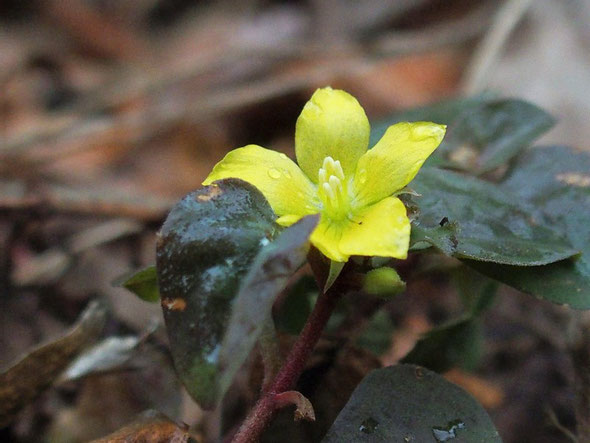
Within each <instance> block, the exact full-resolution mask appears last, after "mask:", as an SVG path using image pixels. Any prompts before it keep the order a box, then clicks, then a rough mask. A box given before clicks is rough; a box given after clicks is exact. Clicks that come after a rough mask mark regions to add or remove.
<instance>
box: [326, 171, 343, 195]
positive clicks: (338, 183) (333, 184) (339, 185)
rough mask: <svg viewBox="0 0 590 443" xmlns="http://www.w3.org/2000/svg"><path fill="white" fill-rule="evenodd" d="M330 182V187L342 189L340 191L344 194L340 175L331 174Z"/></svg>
mask: <svg viewBox="0 0 590 443" xmlns="http://www.w3.org/2000/svg"><path fill="white" fill-rule="evenodd" d="M328 183H330V187H331V188H332V189H334V190H338V191H340V192H339V193H340V194H342V182H341V181H340V179H339V178H338V177H336V176H334V175H331V176H330V180H328Z"/></svg>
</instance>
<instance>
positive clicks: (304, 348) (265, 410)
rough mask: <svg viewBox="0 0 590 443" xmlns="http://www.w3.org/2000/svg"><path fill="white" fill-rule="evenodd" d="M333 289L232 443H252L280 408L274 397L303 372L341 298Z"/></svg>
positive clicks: (319, 303) (321, 299)
mask: <svg viewBox="0 0 590 443" xmlns="http://www.w3.org/2000/svg"><path fill="white" fill-rule="evenodd" d="M336 286H338V285H335V286H334V287H332V289H330V290H329V291H328V292H326V293H324V294H320V296H319V297H318V300H317V302H316V304H315V307H314V309H313V311H312V313H311V314H310V316H309V318H308V319H307V323H306V324H305V326H304V327H303V331H301V334H300V335H299V337H298V338H297V341H296V342H295V344H294V345H293V348H291V351H290V352H289V355H288V356H287V358H286V360H285V363H284V364H283V366H282V368H281V370H280V371H279V373H278V374H277V376H276V378H275V379H274V381H273V382H272V384H271V385H270V387H269V388H268V390H267V391H266V392H264V393H263V395H262V397H261V398H260V399H259V400H258V402H257V403H256V405H255V406H254V408H253V409H252V411H251V412H250V414H249V415H248V417H247V418H246V420H245V421H244V423H243V424H242V426H241V427H240V429H239V430H238V432H237V434H236V435H235V436H234V439H233V440H232V441H233V443H254V442H256V441H258V440H259V439H260V436H261V435H262V432H263V431H264V429H265V428H266V427H267V425H268V424H269V423H270V421H271V420H272V418H273V416H274V414H275V411H276V409H277V407H278V406H279V405H277V401H276V396H277V394H281V393H283V392H285V391H289V390H291V389H293V388H294V386H295V383H296V382H297V379H298V378H299V376H300V375H301V373H302V372H303V369H304V367H305V362H306V361H307V360H308V358H309V356H310V355H311V353H312V351H313V348H314V347H315V345H316V343H317V342H318V340H319V338H320V336H321V335H322V331H323V330H324V328H325V326H326V323H327V322H328V319H329V318H330V315H331V314H332V311H333V310H334V307H335V306H336V302H337V301H338V299H339V297H340V291H339V290H338V288H337V287H336Z"/></svg>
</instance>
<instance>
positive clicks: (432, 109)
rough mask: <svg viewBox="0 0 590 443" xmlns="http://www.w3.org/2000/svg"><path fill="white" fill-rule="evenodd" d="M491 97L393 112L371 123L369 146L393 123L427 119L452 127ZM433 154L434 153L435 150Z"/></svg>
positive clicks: (453, 100) (486, 95)
mask: <svg viewBox="0 0 590 443" xmlns="http://www.w3.org/2000/svg"><path fill="white" fill-rule="evenodd" d="M492 99H493V96H492V95H491V94H481V95H477V96H474V97H467V98H458V99H452V100H445V101H442V102H438V103H433V104H430V105H426V106H421V107H418V108H413V109H409V110H405V111H402V112H398V113H395V114H393V115H391V116H389V117H387V118H384V119H382V120H380V121H378V122H376V123H375V124H373V125H372V130H371V139H370V142H369V146H374V145H375V143H377V142H378V141H379V139H380V138H381V137H382V136H383V134H385V131H386V130H387V128H388V127H389V126H391V125H393V124H395V123H399V122H406V121H408V122H415V121H428V122H435V123H439V124H442V125H447V126H449V127H452V125H453V124H454V122H456V121H457V120H458V119H459V118H461V116H462V115H465V114H467V113H471V112H473V111H474V110H475V109H477V108H479V107H480V106H482V105H483V104H485V103H487V102H489V101H491V100H492ZM443 143H444V142H443ZM434 155H436V151H435V154H434Z"/></svg>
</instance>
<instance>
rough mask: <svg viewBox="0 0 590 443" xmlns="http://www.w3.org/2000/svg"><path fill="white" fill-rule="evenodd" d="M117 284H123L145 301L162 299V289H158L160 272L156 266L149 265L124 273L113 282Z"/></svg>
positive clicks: (154, 301) (122, 285) (153, 301)
mask: <svg viewBox="0 0 590 443" xmlns="http://www.w3.org/2000/svg"><path fill="white" fill-rule="evenodd" d="M113 285H115V286H121V287H123V288H125V289H127V290H129V291H131V292H133V293H134V294H135V295H137V296H138V297H139V298H141V299H142V300H143V301H147V302H150V303H156V302H158V300H160V291H159V290H158V273H157V271H156V266H155V265H151V266H147V267H145V268H143V269H140V270H139V271H135V272H133V273H131V274H127V275H124V276H122V277H120V278H118V279H117V280H115V281H114V282H113Z"/></svg>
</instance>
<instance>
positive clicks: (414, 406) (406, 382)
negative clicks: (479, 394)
mask: <svg viewBox="0 0 590 443" xmlns="http://www.w3.org/2000/svg"><path fill="white" fill-rule="evenodd" d="M450 438H454V440H453V442H486V443H487V442H501V441H502V440H501V439H500V436H499V435H498V431H496V429H495V428H494V425H493V423H492V421H491V420H490V417H489V416H488V414H487V413H486V411H485V410H484V409H483V408H482V407H481V406H480V405H479V404H478V403H477V402H476V401H475V400H474V399H473V398H472V397H471V396H470V395H469V394H467V393H466V392H465V391H463V390H462V389H461V388H459V387H458V386H456V385H454V384H452V383H450V382H448V381H446V380H445V379H444V378H443V377H441V376H440V375H438V374H436V373H434V372H430V371H428V370H427V369H424V368H421V367H419V366H413V365H398V366H390V367H387V368H383V369H377V370H375V371H372V372H371V373H369V375H368V376H367V377H365V379H364V380H363V381H362V382H361V384H360V385H359V386H358V387H357V388H356V390H355V391H354V393H353V394H352V396H351V398H350V400H349V401H348V403H347V405H346V406H345V407H344V409H343V410H342V412H340V415H338V418H337V419H336V421H335V422H334V424H333V425H332V427H331V428H330V430H329V431H328V434H327V435H326V437H325V438H324V440H323V443H341V442H375V443H376V442H398V441H399V442H404V441H408V442H437V441H445V440H447V439H450Z"/></svg>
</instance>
